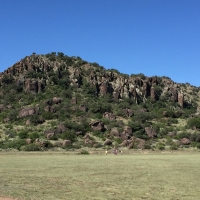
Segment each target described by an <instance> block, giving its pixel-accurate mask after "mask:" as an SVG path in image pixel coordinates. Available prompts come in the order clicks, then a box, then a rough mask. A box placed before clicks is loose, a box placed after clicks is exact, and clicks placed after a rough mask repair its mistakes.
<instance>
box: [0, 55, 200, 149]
mask: <svg viewBox="0 0 200 200" xmlns="http://www.w3.org/2000/svg"><path fill="white" fill-rule="evenodd" d="M0 97H1V103H0V123H1V124H0V126H1V130H0V149H10V148H11V149H18V150H25V151H33V150H48V149H55V150H58V149H61V148H63V149H65V148H66V149H78V148H83V147H91V148H104V149H108V148H112V147H115V148H118V147H120V148H122V147H123V148H135V149H159V150H164V149H171V150H172V149H174V150H176V149H179V148H200V114H199V113H200V88H198V87H195V86H192V85H190V84H189V83H186V84H179V83H175V82H174V81H173V80H171V79H170V78H168V77H158V76H153V77H147V76H145V75H144V74H137V75H136V74H131V75H130V76H129V75H126V74H121V73H120V72H118V71H117V70H116V69H109V70H106V69H105V68H104V67H102V66H100V65H99V64H97V63H89V62H87V61H84V60H82V59H81V58H80V57H69V56H66V55H64V54H63V53H60V52H59V53H55V52H53V53H50V54H46V55H37V54H35V53H33V54H32V55H30V56H27V57H25V58H24V59H22V60H21V61H19V62H17V63H16V64H14V65H13V66H12V67H10V68H8V69H7V70H5V71H4V72H2V73H1V74H0Z"/></svg>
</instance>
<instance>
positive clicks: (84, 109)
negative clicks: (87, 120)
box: [79, 104, 88, 112]
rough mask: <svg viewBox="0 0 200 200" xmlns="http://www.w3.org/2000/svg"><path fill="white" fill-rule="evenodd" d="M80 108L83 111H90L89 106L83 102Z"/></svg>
mask: <svg viewBox="0 0 200 200" xmlns="http://www.w3.org/2000/svg"><path fill="white" fill-rule="evenodd" d="M79 110H82V111H83V112H87V111H88V108H87V107H86V106H85V105H83V104H81V105H80V106H79Z"/></svg>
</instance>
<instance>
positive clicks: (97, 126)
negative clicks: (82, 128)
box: [89, 121, 105, 131]
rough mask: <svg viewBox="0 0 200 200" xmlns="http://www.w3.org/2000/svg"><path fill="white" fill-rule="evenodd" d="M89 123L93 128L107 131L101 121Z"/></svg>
mask: <svg viewBox="0 0 200 200" xmlns="http://www.w3.org/2000/svg"><path fill="white" fill-rule="evenodd" d="M89 125H90V127H91V128H92V129H93V130H98V131H105V127H104V125H103V123H102V122H101V121H95V122H91V123H90V124H89Z"/></svg>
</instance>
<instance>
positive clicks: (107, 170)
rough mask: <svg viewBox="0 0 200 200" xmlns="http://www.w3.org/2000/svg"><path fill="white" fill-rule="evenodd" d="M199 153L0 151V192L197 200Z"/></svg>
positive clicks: (52, 199)
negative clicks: (99, 153) (78, 153)
mask: <svg viewBox="0 0 200 200" xmlns="http://www.w3.org/2000/svg"><path fill="white" fill-rule="evenodd" d="M199 166H200V156H199V153H185V152H182V153H171V154H170V153H165V154H162V153H149V154H139V153H131V154H126V155H117V156H115V155H111V154H110V155H107V156H106V155H97V154H95V155H94V154H93V155H92V154H90V155H72V154H71V155H68V154H66V153H54V152H52V153H48V152H46V153H45V152H44V153H23V152H22V153H21V152H20V153H19V152H13V153H9V152H1V153H0V196H7V197H15V198H18V199H19V200H36V199H37V200H47V199H48V200H61V199H62V200H65V199H70V200H72V199H75V200H76V199H77V200H79V199H81V200H86V199H87V200H88V199H92V200H93V199H94V200H103V199H104V200H116V199H119V200H123V199H131V200H140V199H146V200H194V199H195V200H197V199H199V196H200V188H199V185H200V176H199V175H200V172H199Z"/></svg>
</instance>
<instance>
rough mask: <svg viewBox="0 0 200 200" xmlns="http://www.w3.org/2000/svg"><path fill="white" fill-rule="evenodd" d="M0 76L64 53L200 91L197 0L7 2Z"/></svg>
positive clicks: (199, 6) (3, 14) (0, 22)
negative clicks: (30, 59) (33, 58)
mask: <svg viewBox="0 0 200 200" xmlns="http://www.w3.org/2000/svg"><path fill="white" fill-rule="evenodd" d="M0 5H1V8H3V9H2V10H1V12H0V17H1V20H0V25H1V30H0V35H1V39H0V43H1V48H0V55H1V56H0V58H1V65H0V72H3V71H4V70H6V69H7V68H9V67H11V66H12V65H13V64H15V63H16V62H18V61H20V60H21V59H23V58H24V57H25V56H29V55H31V54H32V53H33V52H35V53H37V54H47V53H51V52H63V53H64V54H65V55H68V56H80V57H81V58H82V59H83V60H86V61H88V62H96V63H98V64H99V65H101V66H103V67H104V68H105V69H117V70H118V71H119V72H120V73H124V74H128V75H131V74H139V73H143V74H144V75H145V76H154V75H156V76H160V77H162V76H167V77H169V78H171V79H172V80H173V81H174V82H177V83H186V82H188V83H190V84H191V85H194V86H197V87H198V86H200V80H199V79H198V75H199V73H200V56H199V52H200V38H199V35H200V26H199V25H200V14H199V10H200V2H199V1H197V0H193V1H192V2H191V1H188V0H177V1H172V0H168V1H160V0H152V1H148V0H141V1H138V0H133V1H130V0H125V1H123V2H122V1H116V0H109V1H106V0H101V1H92V0H85V1H81V0H67V1H65V0H58V1H55V0H52V1H51V2H49V1H47V0H42V1H39V0H36V1H34V2H32V1H29V0H20V1H18V2H15V1H12V0H7V1H5V0H3V1H1V2H0Z"/></svg>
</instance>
